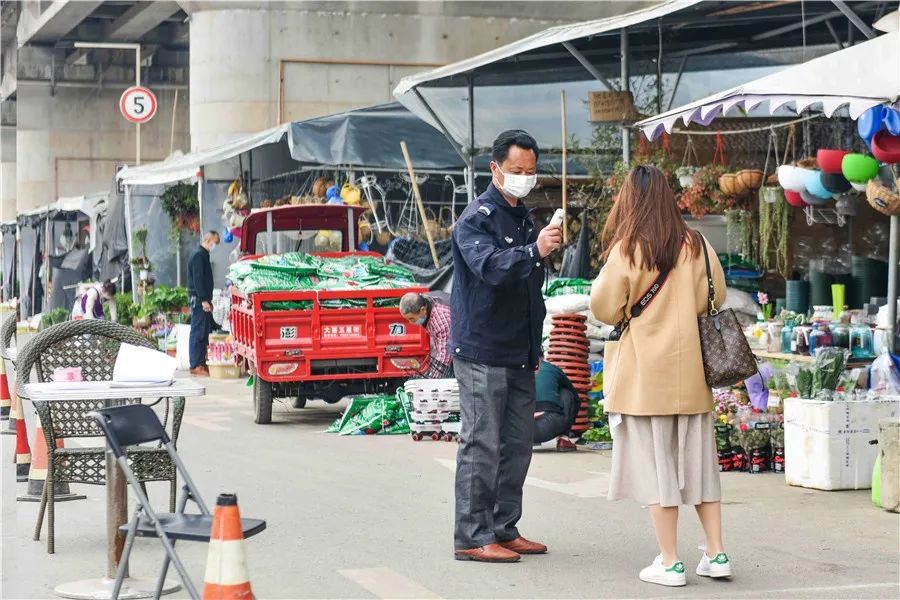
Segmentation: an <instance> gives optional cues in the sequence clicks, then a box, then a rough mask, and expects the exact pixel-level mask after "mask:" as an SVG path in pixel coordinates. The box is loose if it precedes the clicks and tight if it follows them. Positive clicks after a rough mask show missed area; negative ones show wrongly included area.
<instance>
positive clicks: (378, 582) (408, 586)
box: [338, 568, 440, 598]
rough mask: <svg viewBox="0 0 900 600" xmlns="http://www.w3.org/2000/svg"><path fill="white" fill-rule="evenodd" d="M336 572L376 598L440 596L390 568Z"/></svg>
mask: <svg viewBox="0 0 900 600" xmlns="http://www.w3.org/2000/svg"><path fill="white" fill-rule="evenodd" d="M338 573H340V574H341V575H343V576H344V577H346V578H347V579H349V580H350V581H352V582H353V583H355V584H356V585H358V586H360V587H361V588H363V589H365V590H367V591H369V592H371V593H372V594H374V595H375V596H376V597H377V598H440V596H438V595H437V594H435V593H434V592H432V591H431V590H429V589H428V588H426V587H423V586H421V585H420V584H418V583H416V582H415V581H413V580H412V579H409V578H408V577H404V576H403V575H401V574H400V573H398V572H396V571H394V570H392V569H386V568H374V569H345V570H341V571H338Z"/></svg>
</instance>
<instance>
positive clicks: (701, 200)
mask: <svg viewBox="0 0 900 600" xmlns="http://www.w3.org/2000/svg"><path fill="white" fill-rule="evenodd" d="M724 173H725V167H722V166H720V165H717V164H712V165H706V166H703V167H700V168H698V169H697V170H696V171H695V172H694V174H693V176H692V178H693V183H692V185H691V186H690V187H688V188H686V189H684V190H682V191H681V193H680V194H678V196H677V199H678V207H679V208H681V209H682V210H686V211H688V212H689V213H690V214H691V216H692V217H694V218H695V219H702V218H703V217H704V216H705V215H708V214H710V213H721V212H722V211H723V210H724V209H726V208H728V207H729V206H730V204H731V203H730V202H729V201H728V199H727V198H726V196H725V195H724V194H723V193H722V191H721V190H720V189H719V177H721V176H722V175H723V174H724Z"/></svg>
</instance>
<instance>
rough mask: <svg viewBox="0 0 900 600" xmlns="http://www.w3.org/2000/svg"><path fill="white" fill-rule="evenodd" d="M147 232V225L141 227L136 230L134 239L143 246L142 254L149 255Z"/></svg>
mask: <svg viewBox="0 0 900 600" xmlns="http://www.w3.org/2000/svg"><path fill="white" fill-rule="evenodd" d="M147 233H148V231H147V228H146V227H141V228H140V229H138V230H137V231H135V232H134V241H135V243H136V244H137V245H138V246H140V248H141V254H140V256H147Z"/></svg>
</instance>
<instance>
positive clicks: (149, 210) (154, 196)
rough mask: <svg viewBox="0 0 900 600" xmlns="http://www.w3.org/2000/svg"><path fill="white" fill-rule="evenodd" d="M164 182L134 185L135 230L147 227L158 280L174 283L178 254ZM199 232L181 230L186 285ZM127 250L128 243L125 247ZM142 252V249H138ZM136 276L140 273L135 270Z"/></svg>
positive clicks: (132, 217)
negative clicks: (164, 204) (164, 200)
mask: <svg viewBox="0 0 900 600" xmlns="http://www.w3.org/2000/svg"><path fill="white" fill-rule="evenodd" d="M165 189H166V186H164V185H138V186H132V188H131V198H130V202H131V219H132V220H131V227H132V231H137V230H138V229H142V228H147V255H148V258H149V259H150V264H151V265H152V266H153V269H152V271H153V274H154V275H155V276H156V283H157V284H164V285H167V286H170V287H175V286H176V285H178V284H179V282H178V255H177V253H176V251H175V245H174V243H173V239H172V235H171V230H172V228H171V225H170V221H169V215H167V214H166V212H165V211H164V210H163V207H162V201H161V200H160V197H159V196H160V194H162V193H163V192H164V191H165ZM199 241H200V239H199V236H197V235H195V234H192V233H190V232H188V231H182V233H181V257H180V258H181V285H183V286H187V260H188V258H189V257H190V253H191V252H193V251H194V250H196V248H197V244H198V243H199ZM126 250H127V247H126ZM135 252H140V249H137V248H136V249H135ZM135 276H137V273H135Z"/></svg>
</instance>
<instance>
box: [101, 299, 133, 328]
mask: <svg viewBox="0 0 900 600" xmlns="http://www.w3.org/2000/svg"><path fill="white" fill-rule="evenodd" d="M134 311H135V305H134V301H133V300H132V299H131V294H126V293H122V292H119V293H118V294H116V322H117V323H118V324H119V325H129V326H130V325H131V319H132V317H134ZM103 314H104V316H105V317H106V319H107V320H109V318H110V314H109V305H108V304H106V303H104V304H103Z"/></svg>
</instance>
